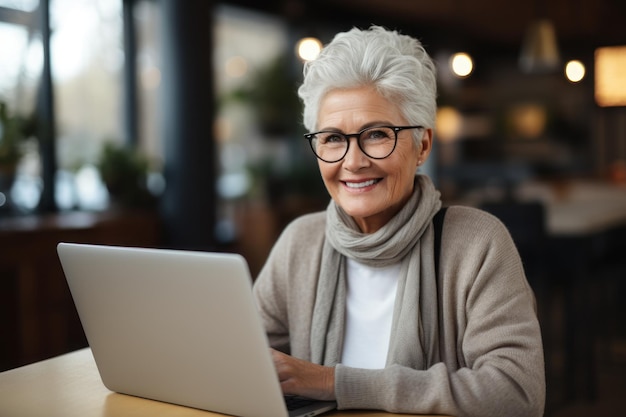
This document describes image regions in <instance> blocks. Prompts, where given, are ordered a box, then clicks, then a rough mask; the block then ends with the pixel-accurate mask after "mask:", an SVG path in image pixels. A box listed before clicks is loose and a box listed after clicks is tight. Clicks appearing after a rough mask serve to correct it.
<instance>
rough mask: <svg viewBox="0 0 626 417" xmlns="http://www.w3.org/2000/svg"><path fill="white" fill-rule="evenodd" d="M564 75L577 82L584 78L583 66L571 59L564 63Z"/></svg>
mask: <svg viewBox="0 0 626 417" xmlns="http://www.w3.org/2000/svg"><path fill="white" fill-rule="evenodd" d="M565 76H566V77H567V79H568V80H570V81H571V82H573V83H577V82H579V81H580V80H582V79H583V78H585V66H584V65H583V63H582V62H580V61H577V60H572V61H569V62H568V63H567V65H565Z"/></svg>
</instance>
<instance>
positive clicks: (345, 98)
mask: <svg viewBox="0 0 626 417" xmlns="http://www.w3.org/2000/svg"><path fill="white" fill-rule="evenodd" d="M317 122H318V124H317V126H318V127H319V128H320V129H326V128H335V129H341V130H349V129H352V130H354V129H357V130H360V129H361V128H362V127H364V126H367V125H369V124H371V123H372V122H380V123H386V124H392V125H397V124H405V120H404V118H403V117H402V114H401V112H400V110H399V108H398V106H397V105H396V104H395V103H393V102H391V101H390V100H388V99H387V98H385V97H384V96H382V95H381V94H380V93H378V92H377V91H376V90H375V89H374V88H372V87H355V88H346V89H334V90H331V91H329V92H328V93H326V95H325V96H324V97H323V98H322V100H321V101H320V108H319V113H318V118H317Z"/></svg>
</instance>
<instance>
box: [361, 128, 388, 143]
mask: <svg viewBox="0 0 626 417" xmlns="http://www.w3.org/2000/svg"><path fill="white" fill-rule="evenodd" d="M392 134H393V133H392V131H391V129H388V128H372V129H369V130H366V131H365V132H363V134H362V135H361V136H362V137H363V139H368V140H376V139H389V138H391V135H392Z"/></svg>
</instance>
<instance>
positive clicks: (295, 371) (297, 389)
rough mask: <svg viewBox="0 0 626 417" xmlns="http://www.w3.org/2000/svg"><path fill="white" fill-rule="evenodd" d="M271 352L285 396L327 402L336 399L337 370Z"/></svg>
mask: <svg viewBox="0 0 626 417" xmlns="http://www.w3.org/2000/svg"><path fill="white" fill-rule="evenodd" d="M270 350H271V353H272V359H273V360H274V366H275V367H276V371H277V372H278V379H279V381H280V387H281V388H282V390H283V393H284V394H288V395H300V396H302V397H308V398H313V399H316V400H326V401H329V400H334V399H335V368H333V367H329V366H322V365H316V364H314V363H311V362H307V361H305V360H302V359H297V358H294V357H293V356H289V355H286V354H284V353H282V352H279V351H277V350H274V349H270Z"/></svg>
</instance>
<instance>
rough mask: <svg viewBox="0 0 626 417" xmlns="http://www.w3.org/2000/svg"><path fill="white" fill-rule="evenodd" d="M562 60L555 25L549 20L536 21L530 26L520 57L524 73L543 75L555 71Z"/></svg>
mask: <svg viewBox="0 0 626 417" xmlns="http://www.w3.org/2000/svg"><path fill="white" fill-rule="evenodd" d="M560 62H561V58H560V56H559V48H558V46H557V42H556V35H555V31H554V25H553V24H552V22H551V21H550V20H548V19H538V20H534V21H532V22H531V23H530V25H529V26H528V29H527V30H526V34H525V36H524V40H523V44H522V49H521V53H520V57H519V65H520V68H521V69H522V71H524V72H527V73H541V72H550V71H554V70H556V69H557V68H558V67H559V64H560Z"/></svg>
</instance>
